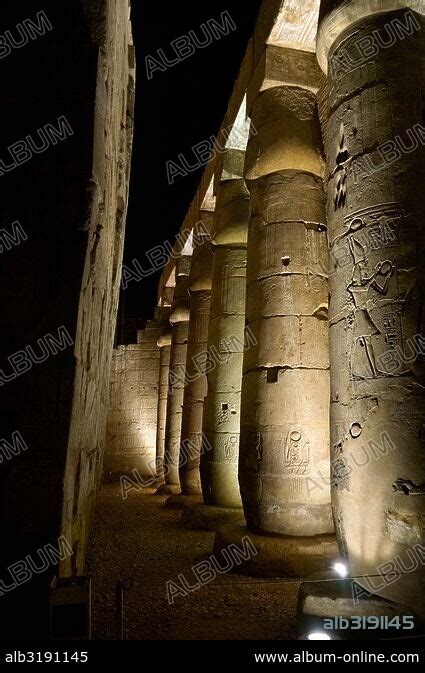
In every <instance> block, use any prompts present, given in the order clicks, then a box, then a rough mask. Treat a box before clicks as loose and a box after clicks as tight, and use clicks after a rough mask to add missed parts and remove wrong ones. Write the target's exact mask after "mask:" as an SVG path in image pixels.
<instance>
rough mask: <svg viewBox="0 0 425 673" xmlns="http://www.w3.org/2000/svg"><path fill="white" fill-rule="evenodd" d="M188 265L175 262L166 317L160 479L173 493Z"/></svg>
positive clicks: (186, 259) (176, 479)
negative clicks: (167, 354) (168, 326)
mask: <svg viewBox="0 0 425 673" xmlns="http://www.w3.org/2000/svg"><path fill="white" fill-rule="evenodd" d="M190 264H191V256H190V255H184V256H181V257H179V259H178V261H177V266H176V286H175V290H174V300H173V304H172V308H171V315H170V323H171V325H172V332H171V351H170V366H169V374H168V400H167V418H166V425H165V448H164V477H165V484H166V485H171V486H173V491H174V490H175V489H174V487H179V488H180V480H179V455H180V438H181V424H182V405H183V396H184V384H185V372H186V353H187V338H188V332H189V315H190V311H189V296H188V284H189V273H190ZM163 492H164V491H161V493H163Z"/></svg>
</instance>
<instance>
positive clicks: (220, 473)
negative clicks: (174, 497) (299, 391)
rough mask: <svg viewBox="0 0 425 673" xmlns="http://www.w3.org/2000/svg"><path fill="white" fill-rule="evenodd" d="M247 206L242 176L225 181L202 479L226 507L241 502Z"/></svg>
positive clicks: (209, 499)
mask: <svg viewBox="0 0 425 673" xmlns="http://www.w3.org/2000/svg"><path fill="white" fill-rule="evenodd" d="M249 207H250V206H249V194H248V191H247V190H246V187H245V185H244V181H243V180H242V179H240V178H239V179H234V180H225V181H222V182H221V184H220V187H219V190H218V194H217V203H216V215H215V227H216V233H215V235H214V239H213V243H214V261H213V272H212V278H213V280H212V291H211V315H210V323H209V333H208V361H207V377H208V394H207V399H206V402H205V410H204V416H205V419H204V435H205V446H204V447H203V453H202V456H201V480H202V491H203V495H204V501H205V503H206V504H208V505H218V506H222V507H240V506H241V500H240V494H239V484H238V476H237V464H238V452H239V429H240V395H241V377H242V361H243V352H244V325H245V282H246V230H247V225H248V219H249Z"/></svg>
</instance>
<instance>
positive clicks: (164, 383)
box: [156, 311, 171, 483]
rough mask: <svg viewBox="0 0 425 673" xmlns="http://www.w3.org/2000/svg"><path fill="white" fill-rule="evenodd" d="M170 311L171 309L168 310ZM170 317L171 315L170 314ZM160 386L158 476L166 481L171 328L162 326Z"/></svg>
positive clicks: (160, 480) (159, 340) (157, 445)
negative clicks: (165, 463)
mask: <svg viewBox="0 0 425 673" xmlns="http://www.w3.org/2000/svg"><path fill="white" fill-rule="evenodd" d="M168 313H169V311H168ZM168 319H169V316H168ZM158 348H159V386H158V426H157V435H156V478H157V481H159V482H160V483H162V482H163V481H164V450H165V424H166V420H167V399H168V375H169V371H170V355H171V328H170V326H169V325H168V327H167V326H163V327H161V332H160V335H159V338H158Z"/></svg>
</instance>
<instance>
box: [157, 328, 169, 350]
mask: <svg viewBox="0 0 425 673" xmlns="http://www.w3.org/2000/svg"><path fill="white" fill-rule="evenodd" d="M157 344H158V348H163V347H164V346H171V331H169V332H163V334H160V336H159V337H158V341H157Z"/></svg>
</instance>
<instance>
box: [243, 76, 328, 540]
mask: <svg viewBox="0 0 425 673" xmlns="http://www.w3.org/2000/svg"><path fill="white" fill-rule="evenodd" d="M252 122H253V124H254V126H255V128H256V131H257V133H256V134H255V135H252V136H251V139H250V141H249V143H248V149H247V157H246V178H247V184H248V186H249V189H250V192H251V199H252V217H251V221H250V225H249V231H248V261H247V315H246V320H247V330H248V329H249V330H250V332H251V334H252V336H253V338H254V341H255V342H256V345H254V346H253V347H251V348H249V349H247V351H246V353H245V357H244V373H243V383H242V417H241V449H240V475H239V478H240V484H241V494H242V499H243V504H244V511H245V516H246V520H247V525H248V527H249V528H250V529H251V530H253V531H257V532H265V533H269V534H270V533H277V534H281V535H282V534H284V535H299V536H300V535H301V536H309V535H318V534H323V533H329V532H332V530H333V523H332V515H331V508H330V492H329V346H328V321H327V317H328V315H327V311H328V281H327V241H326V226H325V212H324V210H325V209H324V190H323V181H322V172H323V160H322V157H321V136H320V126H319V121H318V114H317V106H316V99H315V95H314V93H312V92H311V91H310V90H308V89H303V88H300V87H295V86H282V87H275V88H273V89H268V90H266V91H263V92H261V93H260V94H259V95H258V96H257V98H256V101H255V103H254V106H253V110H252Z"/></svg>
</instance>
